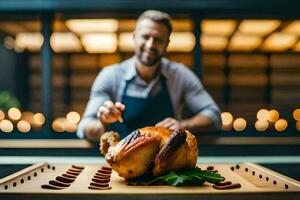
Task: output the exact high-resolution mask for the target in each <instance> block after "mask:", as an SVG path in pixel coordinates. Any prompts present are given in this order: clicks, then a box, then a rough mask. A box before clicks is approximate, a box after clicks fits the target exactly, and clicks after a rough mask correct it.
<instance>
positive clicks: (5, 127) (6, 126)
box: [0, 119, 14, 133]
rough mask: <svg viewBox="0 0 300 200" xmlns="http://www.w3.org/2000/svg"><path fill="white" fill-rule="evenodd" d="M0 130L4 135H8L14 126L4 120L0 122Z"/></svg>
mask: <svg viewBox="0 0 300 200" xmlns="http://www.w3.org/2000/svg"><path fill="white" fill-rule="evenodd" d="M0 130H1V131H2V132H5V133H10V132H12V131H13V130H14V125H13V123H12V122H11V121H9V120H7V119H4V120H2V121H0Z"/></svg>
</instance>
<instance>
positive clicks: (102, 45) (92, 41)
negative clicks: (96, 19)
mask: <svg viewBox="0 0 300 200" xmlns="http://www.w3.org/2000/svg"><path fill="white" fill-rule="evenodd" d="M81 42H82V45H83V46H84V48H85V50H86V51H87V52H88V53H114V52H115V51H116V50H117V45H118V44H117V43H118V40H117V35H116V34H114V33H89V34H84V35H82V36H81Z"/></svg>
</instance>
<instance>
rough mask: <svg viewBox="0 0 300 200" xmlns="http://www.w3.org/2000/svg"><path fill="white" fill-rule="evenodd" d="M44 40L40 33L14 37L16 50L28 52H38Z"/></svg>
mask: <svg viewBox="0 0 300 200" xmlns="http://www.w3.org/2000/svg"><path fill="white" fill-rule="evenodd" d="M43 41H44V38H43V35H42V34H41V33H18V34H17V35H16V40H15V47H16V48H18V49H28V50H30V51H38V50H40V48H41V46H42V44H43Z"/></svg>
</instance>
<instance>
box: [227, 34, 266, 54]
mask: <svg viewBox="0 0 300 200" xmlns="http://www.w3.org/2000/svg"><path fill="white" fill-rule="evenodd" d="M261 43H262V38H261V37H258V36H249V35H243V34H240V33H237V34H235V35H233V37H232V38H231V40H230V42H229V46H228V50H229V51H253V50H254V49H256V48H258V47H259V46H260V45H261Z"/></svg>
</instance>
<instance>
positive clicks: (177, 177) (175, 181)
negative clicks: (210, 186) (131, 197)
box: [128, 167, 225, 186]
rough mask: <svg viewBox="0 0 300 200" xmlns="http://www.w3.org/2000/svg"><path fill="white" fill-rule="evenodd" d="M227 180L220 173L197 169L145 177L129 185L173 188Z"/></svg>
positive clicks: (130, 182) (133, 180)
mask: <svg viewBox="0 0 300 200" xmlns="http://www.w3.org/2000/svg"><path fill="white" fill-rule="evenodd" d="M224 180H225V178H224V177H223V176H221V175H220V174H219V173H217V172H215V171H210V170H201V169H200V168H198V167H196V168H193V169H186V170H180V171H171V172H169V173H168V174H165V175H163V176H159V177H151V176H143V177H138V178H135V179H132V180H130V181H128V184H129V185H156V184H161V183H164V184H168V185H171V186H186V185H203V183H204V182H205V181H207V182H209V183H219V182H222V181H224Z"/></svg>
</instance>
